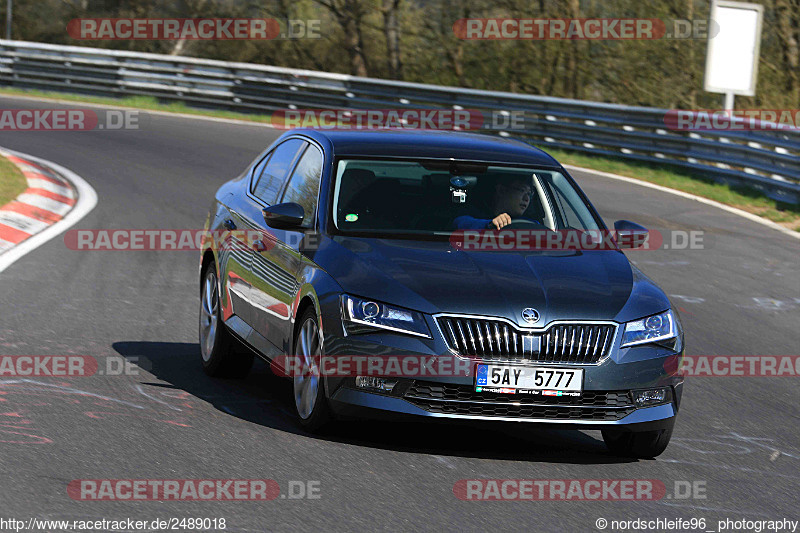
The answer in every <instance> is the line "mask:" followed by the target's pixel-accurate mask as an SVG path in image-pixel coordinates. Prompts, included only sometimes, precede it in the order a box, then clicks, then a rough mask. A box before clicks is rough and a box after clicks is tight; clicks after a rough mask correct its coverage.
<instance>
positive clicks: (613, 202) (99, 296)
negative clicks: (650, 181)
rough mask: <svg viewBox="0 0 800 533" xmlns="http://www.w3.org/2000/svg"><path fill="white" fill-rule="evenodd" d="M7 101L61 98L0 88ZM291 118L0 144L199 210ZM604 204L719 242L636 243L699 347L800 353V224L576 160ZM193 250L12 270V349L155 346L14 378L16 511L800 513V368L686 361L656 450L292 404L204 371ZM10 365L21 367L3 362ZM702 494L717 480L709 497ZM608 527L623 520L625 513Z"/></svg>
mask: <svg viewBox="0 0 800 533" xmlns="http://www.w3.org/2000/svg"><path fill="white" fill-rule="evenodd" d="M0 101H2V106H3V107H4V108H33V107H36V108H40V107H47V108H64V107H69V106H67V105H64V104H53V103H35V102H32V101H29V100H20V99H13V98H6V97H3V98H0ZM279 133H280V132H276V131H273V130H270V129H267V128H264V127H259V126H250V125H241V124H229V123H224V122H213V121H207V120H197V119H189V118H181V117H165V116H157V115H152V116H151V117H150V120H149V121H148V122H147V124H146V125H145V127H143V128H142V129H140V130H134V131H89V132H0V146H5V147H8V148H11V149H14V150H18V151H21V152H25V153H28V154H31V155H35V156H38V157H42V158H45V159H48V160H51V161H54V162H56V163H59V164H61V165H63V166H65V167H67V168H69V169H71V170H73V171H75V172H76V173H78V174H79V175H80V176H82V177H83V178H84V179H86V180H87V181H88V182H89V183H90V184H91V185H92V186H93V187H94V189H95V190H96V191H97V194H98V197H99V203H98V205H97V207H96V208H95V209H94V211H92V212H91V213H90V214H89V215H88V216H86V217H85V218H84V219H83V220H82V221H80V222H79V223H78V225H77V226H76V227H77V228H97V229H103V228H139V229H143V228H199V227H201V225H202V222H203V220H204V217H205V214H206V212H207V208H208V206H209V203H210V199H211V198H212V195H213V193H214V191H215V189H216V188H217V187H218V186H219V185H220V184H221V183H222V182H224V181H225V180H227V179H229V178H230V177H232V176H234V175H235V174H237V173H238V172H239V171H240V170H241V169H242V168H243V167H244V166H245V165H246V164H247V163H248V162H249V161H250V160H251V159H252V158H253V157H254V156H255V155H256V154H257V153H258V152H259V151H260V150H261V149H262V148H263V147H264V146H266V145H267V144H268V143H269V142H270V141H271V140H272V139H274V138H275V136H276V135H277V134H279ZM576 177H577V179H578V180H579V181H580V184H581V186H582V187H583V188H584V190H586V192H587V193H588V195H589V197H590V198H591V199H592V200H593V202H594V203H595V205H596V206H597V207H598V209H599V210H600V212H601V214H602V215H603V217H604V218H605V219H606V221H607V222H613V221H614V220H616V219H620V218H626V219H631V220H634V221H637V222H640V223H642V224H644V225H646V226H648V227H650V228H653V229H657V230H661V231H665V230H697V231H703V232H704V243H705V249H701V250H657V251H635V252H630V253H629V256H630V257H631V258H632V259H633V261H634V262H635V263H636V264H637V265H638V266H639V267H640V268H642V269H643V270H644V271H645V272H646V273H647V274H648V275H650V276H651V277H652V278H654V279H655V280H656V281H657V282H658V283H659V284H660V285H661V286H662V287H663V288H664V289H665V290H666V292H667V293H668V294H669V295H670V296H671V298H672V300H673V303H674V304H675V305H676V307H678V308H679V309H680V312H681V315H682V318H683V323H684V327H685V330H686V343H687V353H688V354H695V355H699V354H703V355H790V354H798V353H800V327H799V326H800V275H799V274H798V257H800V241H799V240H797V239H793V238H791V237H789V236H787V235H784V234H782V233H780V232H778V231H775V230H772V229H770V228H767V227H763V226H760V225H758V224H755V223H753V222H751V221H749V220H746V219H742V218H739V217H737V216H735V215H732V214H730V213H727V212H724V211H722V210H719V209H716V208H714V207H710V206H707V205H703V204H700V203H698V202H693V201H691V200H688V199H685V198H680V197H677V196H674V195H670V194H667V193H663V192H659V191H654V190H651V189H647V188H644V187H640V186H636V185H631V184H629V183H623V182H617V181H614V180H609V179H607V178H603V177H597V176H593V175H590V174H584V173H576ZM197 259H198V257H197V253H195V252H123V251H115V252H109V251H105V252H86V251H73V250H69V249H67V248H66V247H65V245H64V241H63V239H62V238H61V237H58V238H55V239H53V240H51V241H50V242H48V243H46V244H45V245H43V246H42V247H41V248H39V249H37V250H35V251H33V252H31V253H29V254H28V255H27V256H25V257H23V258H22V259H20V260H19V261H18V262H17V263H15V264H14V265H12V266H11V267H9V268H8V269H7V270H6V271H5V272H3V273H0V309H2V320H0V328H1V329H0V353H2V354H4V355H27V354H47V355H54V354H84V355H91V356H95V357H97V358H103V357H105V356H109V355H116V354H122V355H125V356H138V357H139V366H138V367H137V368H138V369H139V375H136V376H97V375H96V376H92V377H84V378H70V379H56V378H32V379H33V381H32V382H23V383H16V384H7V383H6V384H3V385H0V400H1V401H0V517H5V518H8V517H15V518H17V519H27V518H29V517H31V516H36V517H42V518H63V519H76V520H83V519H101V518H106V519H120V518H127V517H130V518H134V519H142V520H144V519H146V520H152V519H154V518H169V517H209V518H214V517H217V518H219V517H225V518H226V519H227V526H228V527H227V530H228V531H265V530H269V531H289V530H309V529H312V528H324V529H331V530H356V529H360V530H376V529H379V530H393V531H410V530H414V531H443V530H446V529H459V530H462V531H479V530H480V531H485V530H495V529H504V530H512V529H513V530H524V531H596V530H597V529H596V527H595V521H596V520H597V519H598V518H600V517H604V518H606V519H607V520H609V521H610V520H622V519H636V518H648V519H655V518H687V519H688V518H706V519H707V520H708V524H707V527H706V530H712V531H715V530H716V520H719V519H725V518H730V519H750V520H757V519H780V518H792V519H798V518H800V515H798V511H797V501H798V499H797V493H798V488H800V485H798V477H800V444H798V438H797V437H798V424H799V423H800V407H798V404H799V403H800V402H798V400H800V393H798V385H799V383H800V382H798V378H796V377H795V378H792V377H781V378H730V377H697V378H692V379H689V380H688V382H687V384H686V387H685V392H684V397H683V404H682V409H681V414H680V416H679V419H678V423H677V426H676V430H675V434H674V437H673V441H672V444H671V445H670V447H669V448H668V449H667V451H666V452H665V453H664V454H663V455H662V456H661V457H659V458H658V459H656V460H650V461H636V460H621V459H618V458H615V457H613V456H611V455H609V454H608V453H607V451H606V448H605V446H604V444H603V443H602V440H600V435H599V432H570V431H555V430H535V429H531V428H529V427H526V426H524V425H519V427H517V426H510V427H508V426H503V427H495V426H493V425H479V426H460V425H449V424H448V425H444V424H438V425H432V424H416V423H413V424H412V423H408V424H386V423H372V422H358V423H356V422H352V423H346V424H343V425H341V426H340V427H339V428H338V429H337V430H336V431H335V432H334V433H333V434H332V435H329V436H327V437H325V438H318V437H315V436H310V435H307V434H304V433H303V432H302V431H300V430H299V429H298V428H297V426H295V424H294V423H293V421H292V417H291V414H290V413H291V406H290V404H289V402H290V397H289V390H290V389H289V384H288V383H287V382H284V381H281V380H279V379H278V378H276V377H274V376H272V374H271V373H270V371H269V368H268V367H267V366H266V365H265V364H262V363H257V365H256V368H255V369H254V372H253V373H252V374H251V375H250V376H249V377H248V378H247V379H246V380H244V381H236V380H215V379H211V378H208V377H206V376H205V375H204V374H203V373H202V371H201V369H200V364H199V357H200V356H199V349H198V345H197V313H198V297H197V287H198V280H197ZM3 379H4V380H7V379H8V378H3ZM108 478H112V479H118V478H136V479H179V478H180V479H182V478H194V479H199V478H211V479H231V478H237V479H252V478H269V479H274V480H276V481H277V482H278V483H279V485H280V487H281V490H282V492H283V493H284V494H286V492H287V490H288V484H289V481H290V480H300V481H319V487H320V498H319V499H290V498H279V499H276V500H274V501H270V502H126V501H115V502H81V501H73V500H72V499H71V498H70V497H69V496H68V494H67V490H66V488H67V484H68V483H69V482H70V481H71V480H73V479H108ZM473 478H489V479H504V478H514V479H519V478H526V479H590V478H591V479H658V480H662V481H664V483H665V484H666V487H667V489H668V492H670V493H671V492H672V490H673V487H674V483H675V482H676V481H678V482H683V481H689V482H699V484H700V486H704V487H705V494H704V495H705V498H689V499H682V498H675V497H673V498H664V499H662V500H660V501H655V502H653V501H650V502H646V501H644V502H630V501H628V502H603V501H588V502H578V501H561V502H558V501H557V502H536V501H528V502H468V501H460V500H458V499H457V498H456V497H455V496H454V494H453V485H454V483H455V482H457V481H458V480H460V479H473ZM701 495H702V494H701ZM609 530H610V529H609Z"/></svg>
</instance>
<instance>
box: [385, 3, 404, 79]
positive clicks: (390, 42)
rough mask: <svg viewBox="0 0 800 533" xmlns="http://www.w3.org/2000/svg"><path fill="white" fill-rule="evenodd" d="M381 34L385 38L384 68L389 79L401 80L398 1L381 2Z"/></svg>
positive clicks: (401, 65) (401, 64)
mask: <svg viewBox="0 0 800 533" xmlns="http://www.w3.org/2000/svg"><path fill="white" fill-rule="evenodd" d="M381 11H382V12H383V33H384V35H385V36H386V66H387V68H388V71H389V77H390V78H393V79H396V80H402V79H403V62H402V60H401V59H400V21H399V17H398V13H399V11H400V0H383V7H382V8H381Z"/></svg>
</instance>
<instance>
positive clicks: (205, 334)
mask: <svg viewBox="0 0 800 533" xmlns="http://www.w3.org/2000/svg"><path fill="white" fill-rule="evenodd" d="M200 355H201V356H202V363H203V370H204V371H205V373H206V374H208V375H209V376H215V377H244V376H246V375H247V373H248V372H250V367H252V366H253V354H252V353H251V352H250V351H249V350H248V349H247V348H245V347H244V346H243V345H242V343H241V342H239V341H238V340H237V339H236V338H235V337H234V336H233V334H231V333H230V332H229V331H228V328H227V327H225V324H224V323H223V322H222V315H221V312H220V305H219V284H218V283H217V271H216V268H215V266H214V263H211V264H210V265H208V267H206V270H205V273H204V275H203V289H202V293H201V295H200Z"/></svg>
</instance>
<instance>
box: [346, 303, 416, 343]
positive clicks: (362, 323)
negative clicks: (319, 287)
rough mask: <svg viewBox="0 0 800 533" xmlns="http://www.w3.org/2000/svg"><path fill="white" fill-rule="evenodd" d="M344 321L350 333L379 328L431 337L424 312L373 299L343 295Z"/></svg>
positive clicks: (347, 331)
mask: <svg viewBox="0 0 800 533" xmlns="http://www.w3.org/2000/svg"><path fill="white" fill-rule="evenodd" d="M342 321H343V323H344V330H345V332H346V333H348V334H358V333H369V332H374V330H375V329H376V328H377V329H385V330H389V331H396V332H397V333H405V334H406V335H416V336H418V337H428V338H430V336H431V335H430V331H428V324H427V323H426V322H425V317H424V316H422V313H419V312H417V311H412V310H410V309H403V308H402V307H395V306H392V305H388V304H385V303H381V302H375V301H373V300H365V299H362V298H355V297H353V296H348V295H346V294H344V295H342Z"/></svg>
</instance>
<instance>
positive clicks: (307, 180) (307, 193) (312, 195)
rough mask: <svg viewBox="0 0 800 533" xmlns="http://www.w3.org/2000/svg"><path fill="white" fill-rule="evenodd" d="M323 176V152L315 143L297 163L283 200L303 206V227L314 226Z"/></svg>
mask: <svg viewBox="0 0 800 533" xmlns="http://www.w3.org/2000/svg"><path fill="white" fill-rule="evenodd" d="M321 177H322V153H321V152H320V151H319V149H318V148H317V147H316V146H314V145H309V147H308V149H307V150H306V153H305V154H303V157H302V158H300V162H299V163H297V167H295V169H294V172H293V173H292V177H291V178H289V186H288V187H287V188H286V192H285V193H284V195H283V200H282V202H295V203H298V204H300V205H302V206H303V209H304V210H305V212H306V216H305V218H304V219H303V227H304V228H311V227H313V226H314V212H315V211H316V209H317V194H318V193H319V180H320V178H321Z"/></svg>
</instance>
